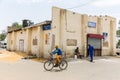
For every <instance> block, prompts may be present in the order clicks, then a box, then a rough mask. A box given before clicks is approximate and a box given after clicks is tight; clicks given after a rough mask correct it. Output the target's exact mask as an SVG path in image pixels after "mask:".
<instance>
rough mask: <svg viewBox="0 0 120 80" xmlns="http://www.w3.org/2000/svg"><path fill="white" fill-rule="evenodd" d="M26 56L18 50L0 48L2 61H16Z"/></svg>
mask: <svg viewBox="0 0 120 80" xmlns="http://www.w3.org/2000/svg"><path fill="white" fill-rule="evenodd" d="M23 57H24V56H22V55H19V53H17V52H10V51H7V50H5V49H4V50H0V61H4V62H10V63H14V62H16V61H18V60H20V59H21V58H23Z"/></svg>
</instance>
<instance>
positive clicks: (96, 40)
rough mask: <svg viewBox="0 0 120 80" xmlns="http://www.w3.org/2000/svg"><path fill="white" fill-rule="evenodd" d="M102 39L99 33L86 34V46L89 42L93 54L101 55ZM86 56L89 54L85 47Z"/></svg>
mask: <svg viewBox="0 0 120 80" xmlns="http://www.w3.org/2000/svg"><path fill="white" fill-rule="evenodd" d="M102 39H103V36H102V35H100V34H88V35H87V46H88V44H90V45H92V46H93V47H94V56H101V55H102ZM87 56H89V51H88V49H87Z"/></svg>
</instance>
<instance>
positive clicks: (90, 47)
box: [88, 44, 94, 62]
mask: <svg viewBox="0 0 120 80" xmlns="http://www.w3.org/2000/svg"><path fill="white" fill-rule="evenodd" d="M88 51H89V56H90V62H93V56H94V47H93V46H92V45H90V44H88Z"/></svg>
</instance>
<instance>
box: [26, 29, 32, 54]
mask: <svg viewBox="0 0 120 80" xmlns="http://www.w3.org/2000/svg"><path fill="white" fill-rule="evenodd" d="M31 32H32V31H31V29H29V28H28V29H27V38H26V39H27V53H28V54H31V34H32V33H31Z"/></svg>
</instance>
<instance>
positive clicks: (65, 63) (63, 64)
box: [59, 60, 68, 70]
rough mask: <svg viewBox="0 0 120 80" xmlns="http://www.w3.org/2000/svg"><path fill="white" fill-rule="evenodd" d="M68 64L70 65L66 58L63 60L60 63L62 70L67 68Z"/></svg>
mask: <svg viewBox="0 0 120 80" xmlns="http://www.w3.org/2000/svg"><path fill="white" fill-rule="evenodd" d="M67 66H68V63H67V61H65V60H62V61H61V63H60V64H59V68H60V69H61V70H65V69H66V68H67Z"/></svg>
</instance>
